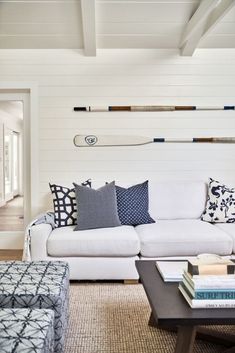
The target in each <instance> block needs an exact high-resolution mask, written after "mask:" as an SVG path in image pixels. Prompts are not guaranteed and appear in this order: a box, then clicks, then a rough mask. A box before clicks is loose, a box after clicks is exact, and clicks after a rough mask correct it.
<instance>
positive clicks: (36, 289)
mask: <svg viewBox="0 0 235 353" xmlns="http://www.w3.org/2000/svg"><path fill="white" fill-rule="evenodd" d="M68 295H69V267H68V264H67V263H66V262H62V261H33V262H22V261H0V308H31V309H35V308H39V309H52V310H53V311H54V315H55V318H54V351H55V353H61V352H63V348H64V340H65V333H66V328H67V323H68V309H69V308H68V301H69V298H68Z"/></svg>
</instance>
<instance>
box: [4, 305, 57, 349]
mask: <svg viewBox="0 0 235 353" xmlns="http://www.w3.org/2000/svg"><path fill="white" fill-rule="evenodd" d="M0 352H1V353H29V352H30V353H53V352H54V312H53V311H52V310H47V309H0Z"/></svg>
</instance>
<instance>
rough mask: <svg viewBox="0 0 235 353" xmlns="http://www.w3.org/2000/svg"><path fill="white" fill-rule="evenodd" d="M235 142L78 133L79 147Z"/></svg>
mask: <svg viewBox="0 0 235 353" xmlns="http://www.w3.org/2000/svg"><path fill="white" fill-rule="evenodd" d="M162 142H167V143H169V142H170V143H191V142H196V143H235V137H194V138H162V137H155V138H148V137H144V136H132V135H76V136H75V137H74V144H75V146H77V147H108V146H140V145H147V144H149V143H162Z"/></svg>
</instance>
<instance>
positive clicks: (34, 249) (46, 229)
mask: <svg viewBox="0 0 235 353" xmlns="http://www.w3.org/2000/svg"><path fill="white" fill-rule="evenodd" d="M51 231H52V226H51V225H50V224H46V223H42V224H37V225H35V226H32V227H31V229H30V250H31V259H32V260H33V261H40V260H46V259H47V256H48V255H47V239H48V237H49V235H50V233H51Z"/></svg>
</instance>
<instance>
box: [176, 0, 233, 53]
mask: <svg viewBox="0 0 235 353" xmlns="http://www.w3.org/2000/svg"><path fill="white" fill-rule="evenodd" d="M215 2H216V1H215ZM217 3H218V4H217V6H216V7H215V8H214V9H213V10H212V11H211V12H210V14H209V15H208V16H207V18H204V19H203V21H202V22H201V24H200V26H199V27H198V28H197V30H196V31H195V32H194V33H193V35H192V36H191V38H190V39H188V40H187V41H186V42H185V43H184V45H183V46H182V48H181V55H184V56H191V55H193V53H194V51H195V49H196V48H197V46H198V44H199V42H200V40H201V39H202V38H203V37H204V36H206V35H208V34H209V33H210V31H211V30H213V29H214V27H215V26H216V25H217V23H218V22H219V21H220V20H221V19H222V18H223V17H224V16H225V15H226V14H227V13H228V12H229V11H230V10H231V9H232V7H234V6H235V0H221V1H217Z"/></svg>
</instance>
